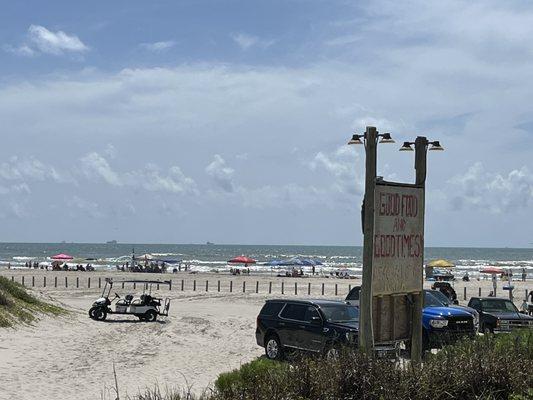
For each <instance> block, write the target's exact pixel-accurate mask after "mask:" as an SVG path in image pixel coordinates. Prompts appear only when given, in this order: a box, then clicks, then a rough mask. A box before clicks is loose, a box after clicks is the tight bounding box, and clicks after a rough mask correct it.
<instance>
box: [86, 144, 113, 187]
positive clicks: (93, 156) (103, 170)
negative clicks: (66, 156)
mask: <svg viewBox="0 0 533 400" xmlns="http://www.w3.org/2000/svg"><path fill="white" fill-rule="evenodd" d="M81 163H82V171H83V172H84V173H85V175H86V176H87V177H90V178H100V179H103V180H104V181H105V182H106V183H108V184H110V185H112V186H122V185H123V182H122V180H121V179H120V177H119V175H118V174H117V173H116V172H115V171H113V169H112V168H111V166H110V165H109V163H108V162H107V160H106V159H105V158H104V157H102V156H101V155H100V154H98V153H96V152H92V153H89V154H87V155H86V156H84V157H83V158H82V159H81Z"/></svg>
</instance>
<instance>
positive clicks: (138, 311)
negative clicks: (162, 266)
mask: <svg viewBox="0 0 533 400" xmlns="http://www.w3.org/2000/svg"><path fill="white" fill-rule="evenodd" d="M118 283H134V284H142V285H143V293H142V295H141V296H139V298H136V299H134V297H133V295H132V294H127V295H126V296H124V298H121V297H120V296H119V295H118V293H116V292H115V296H114V297H113V298H111V299H110V298H109V295H110V293H111V290H112V289H113V285H114V284H118ZM170 284H171V283H170V281H144V280H118V281H113V279H111V278H106V280H105V286H104V290H103V291H102V296H101V297H100V298H99V299H98V300H96V301H95V302H94V303H93V305H92V307H91V309H90V310H89V317H91V318H92V319H94V320H96V321H104V320H105V319H106V318H107V314H121V315H135V316H136V317H137V318H139V319H140V320H141V321H148V322H153V321H155V320H156V319H157V316H158V315H160V316H164V317H167V316H168V309H169V308H170V299H168V298H166V299H164V302H163V299H159V298H155V297H152V285H169V286H170ZM115 300H117V302H116V303H115V307H114V309H113V308H112V307H111V303H113V301H115ZM162 302H163V303H162Z"/></svg>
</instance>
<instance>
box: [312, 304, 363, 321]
mask: <svg viewBox="0 0 533 400" xmlns="http://www.w3.org/2000/svg"><path fill="white" fill-rule="evenodd" d="M320 309H321V310H322V312H323V313H324V316H325V317H326V321H328V322H350V321H358V320H359V309H358V308H357V307H354V306H350V305H347V304H331V305H330V304H328V305H324V306H320Z"/></svg>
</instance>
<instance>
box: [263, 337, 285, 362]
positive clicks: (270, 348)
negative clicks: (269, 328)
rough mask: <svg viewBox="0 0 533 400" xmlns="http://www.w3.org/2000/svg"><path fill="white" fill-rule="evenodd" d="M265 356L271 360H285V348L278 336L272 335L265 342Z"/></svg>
mask: <svg viewBox="0 0 533 400" xmlns="http://www.w3.org/2000/svg"><path fill="white" fill-rule="evenodd" d="M265 355H266V357H267V358H268V359H269V360H281V359H282V358H283V348H282V347H281V343H280V341H279V338H278V337H277V336H276V335H270V336H268V337H267V339H266V340H265Z"/></svg>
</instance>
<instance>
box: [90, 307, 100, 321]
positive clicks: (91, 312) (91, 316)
mask: <svg viewBox="0 0 533 400" xmlns="http://www.w3.org/2000/svg"><path fill="white" fill-rule="evenodd" d="M97 308H98V307H91V309H90V310H89V318H91V319H96V318H94V312H95V311H96V309H97Z"/></svg>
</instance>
